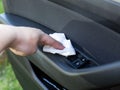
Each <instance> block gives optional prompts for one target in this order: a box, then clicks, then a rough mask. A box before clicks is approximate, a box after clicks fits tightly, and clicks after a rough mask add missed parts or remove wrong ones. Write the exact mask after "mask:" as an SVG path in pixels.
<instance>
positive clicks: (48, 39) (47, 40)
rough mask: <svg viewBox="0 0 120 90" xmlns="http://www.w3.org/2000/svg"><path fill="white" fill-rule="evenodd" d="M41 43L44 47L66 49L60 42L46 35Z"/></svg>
mask: <svg viewBox="0 0 120 90" xmlns="http://www.w3.org/2000/svg"><path fill="white" fill-rule="evenodd" d="M39 42H40V44H42V45H49V46H51V47H54V48H55V49H59V50H63V49H64V48H65V47H64V46H63V45H62V44H61V43H60V42H58V41H56V40H55V39H53V38H52V37H50V36H49V35H47V34H45V33H44V34H43V35H42V36H41V37H40V39H39Z"/></svg>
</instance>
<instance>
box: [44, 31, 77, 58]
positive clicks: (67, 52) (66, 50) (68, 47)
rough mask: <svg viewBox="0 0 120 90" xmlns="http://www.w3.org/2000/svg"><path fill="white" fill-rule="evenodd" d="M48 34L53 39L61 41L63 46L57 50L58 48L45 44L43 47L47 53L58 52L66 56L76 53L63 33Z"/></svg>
mask: <svg viewBox="0 0 120 90" xmlns="http://www.w3.org/2000/svg"><path fill="white" fill-rule="evenodd" d="M49 35H50V36H51V37H52V38H54V39H55V40H57V41H59V42H60V43H62V44H63V46H64V47H65V48H64V49H63V50H58V49H55V48H53V47H51V46H49V45H45V46H44V47H43V51H44V52H49V53H52V54H56V53H57V54H60V55H63V56H66V57H67V56H71V55H75V54H76V52H75V50H74V48H73V46H72V44H71V41H70V40H67V39H66V37H65V34H64V33H53V34H49Z"/></svg>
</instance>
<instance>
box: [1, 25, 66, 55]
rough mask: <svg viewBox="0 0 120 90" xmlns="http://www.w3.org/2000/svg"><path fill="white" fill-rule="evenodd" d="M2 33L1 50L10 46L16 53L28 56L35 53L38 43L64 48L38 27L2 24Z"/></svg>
mask: <svg viewBox="0 0 120 90" xmlns="http://www.w3.org/2000/svg"><path fill="white" fill-rule="evenodd" d="M0 34H1V35H0V52H2V51H4V50H6V49H8V48H9V49H10V50H11V51H12V52H13V53H14V54H16V55H20V56H27V55H31V54H34V53H35V52H36V50H37V46H38V45H50V46H52V47H54V48H56V49H59V50H62V49H64V46H63V45H62V44H61V43H59V42H58V41H56V40H54V39H53V38H51V37H50V36H49V35H47V34H46V33H44V32H43V31H42V30H40V29H37V28H32V27H23V26H20V27H18V26H17V27H16V26H10V25H3V24H0Z"/></svg>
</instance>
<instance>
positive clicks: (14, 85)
mask: <svg viewBox="0 0 120 90" xmlns="http://www.w3.org/2000/svg"><path fill="white" fill-rule="evenodd" d="M3 12H4V9H3V4H2V0H0V13H3ZM0 90H23V89H22V88H21V86H20V84H19V82H18V81H17V79H16V77H15V75H14V72H13V70H12V67H11V65H10V63H9V60H7V56H6V54H5V53H4V54H3V55H0Z"/></svg>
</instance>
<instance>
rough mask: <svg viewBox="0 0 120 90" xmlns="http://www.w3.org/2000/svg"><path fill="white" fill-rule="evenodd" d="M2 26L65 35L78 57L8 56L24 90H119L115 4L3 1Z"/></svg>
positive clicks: (101, 0)
mask: <svg viewBox="0 0 120 90" xmlns="http://www.w3.org/2000/svg"><path fill="white" fill-rule="evenodd" d="M3 4H4V9H5V13H3V14H1V15H0V23H2V24H8V25H14V26H29V27H35V28H39V29H41V30H43V31H44V32H46V33H47V34H51V33H54V32H58V33H64V34H65V35H66V37H67V38H68V39H70V40H71V42H72V45H73V47H74V49H75V51H76V55H72V56H68V57H64V56H61V55H58V54H50V53H46V52H43V50H42V48H43V46H38V50H37V52H36V53H35V54H33V55H30V56H26V57H22V56H18V55H15V54H13V53H12V52H11V51H10V50H7V54H8V58H9V61H10V63H11V65H12V68H13V70H14V73H15V75H16V77H17V79H18V81H19V82H20V84H21V86H22V88H23V90H120V12H119V11H120V3H118V2H115V1H114V0H3Z"/></svg>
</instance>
